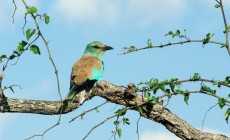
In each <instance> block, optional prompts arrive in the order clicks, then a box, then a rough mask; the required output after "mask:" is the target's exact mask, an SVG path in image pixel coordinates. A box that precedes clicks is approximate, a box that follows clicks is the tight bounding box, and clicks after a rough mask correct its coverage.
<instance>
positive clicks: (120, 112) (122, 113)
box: [115, 109, 127, 116]
mask: <svg viewBox="0 0 230 140" xmlns="http://www.w3.org/2000/svg"><path fill="white" fill-rule="evenodd" d="M126 112H127V110H124V109H118V110H117V111H116V112H115V114H117V116H124V115H125V114H126Z"/></svg>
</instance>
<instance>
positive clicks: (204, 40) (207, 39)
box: [203, 33, 214, 45]
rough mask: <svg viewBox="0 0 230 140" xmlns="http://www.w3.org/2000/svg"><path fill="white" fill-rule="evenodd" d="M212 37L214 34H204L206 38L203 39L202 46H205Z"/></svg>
mask: <svg viewBox="0 0 230 140" xmlns="http://www.w3.org/2000/svg"><path fill="white" fill-rule="evenodd" d="M213 36H214V34H211V33H207V34H206V38H204V39H203V44H204V45H205V44H207V43H208V42H209V40H210V39H211V38H212V37H213Z"/></svg>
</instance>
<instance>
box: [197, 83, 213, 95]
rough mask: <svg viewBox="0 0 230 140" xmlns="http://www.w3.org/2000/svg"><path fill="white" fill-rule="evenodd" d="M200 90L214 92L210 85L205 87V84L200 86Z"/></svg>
mask: <svg viewBox="0 0 230 140" xmlns="http://www.w3.org/2000/svg"><path fill="white" fill-rule="evenodd" d="M200 91H202V92H208V93H211V94H216V90H212V89H211V88H210V87H207V86H205V85H203V86H201V89H200Z"/></svg>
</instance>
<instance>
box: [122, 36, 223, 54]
mask: <svg viewBox="0 0 230 140" xmlns="http://www.w3.org/2000/svg"><path fill="white" fill-rule="evenodd" d="M204 41H205V40H190V39H188V40H186V41H180V42H174V43H170V42H169V43H167V44H164V45H162V44H161V45H158V46H151V47H149V46H147V47H143V48H137V49H135V50H134V51H127V52H124V53H121V54H119V55H124V54H128V53H131V52H136V51H140V50H145V49H151V48H164V47H167V46H173V45H182V44H186V43H203V42H204ZM207 43H211V44H217V45H221V46H222V45H225V43H222V42H217V41H211V40H209V41H207Z"/></svg>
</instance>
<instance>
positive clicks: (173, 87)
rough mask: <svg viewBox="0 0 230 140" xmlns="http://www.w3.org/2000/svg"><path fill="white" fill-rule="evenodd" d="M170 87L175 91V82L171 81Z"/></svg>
mask: <svg viewBox="0 0 230 140" xmlns="http://www.w3.org/2000/svg"><path fill="white" fill-rule="evenodd" d="M169 87H170V88H171V91H172V92H174V89H175V84H174V83H170V84H169Z"/></svg>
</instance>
